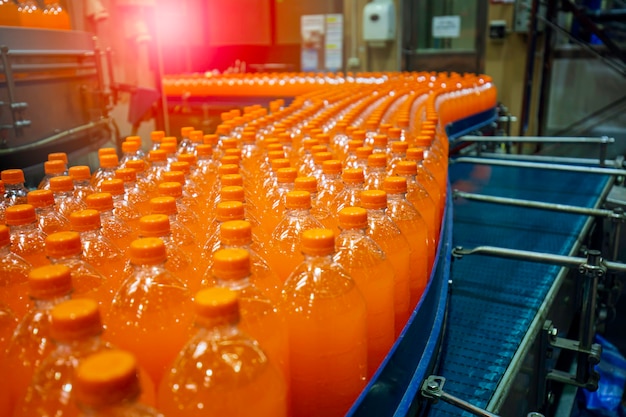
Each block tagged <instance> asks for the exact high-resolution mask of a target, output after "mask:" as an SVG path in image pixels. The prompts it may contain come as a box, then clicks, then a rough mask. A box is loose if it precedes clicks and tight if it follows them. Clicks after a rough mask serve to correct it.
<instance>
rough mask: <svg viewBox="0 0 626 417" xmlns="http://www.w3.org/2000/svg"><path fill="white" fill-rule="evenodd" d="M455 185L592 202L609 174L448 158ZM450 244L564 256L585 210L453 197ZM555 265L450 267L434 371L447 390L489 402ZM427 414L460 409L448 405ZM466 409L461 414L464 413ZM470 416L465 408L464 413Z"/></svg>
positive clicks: (486, 260)
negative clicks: (575, 212) (438, 360)
mask: <svg viewBox="0 0 626 417" xmlns="http://www.w3.org/2000/svg"><path fill="white" fill-rule="evenodd" d="M450 182H451V185H452V189H459V190H462V191H468V192H473V193H479V194H486V195H494V196H500V197H510V198H518V199H527V200H536V201H543V202H551V203H561V204H569V205H576V206H584V207H594V206H595V205H596V203H597V201H598V199H599V198H600V196H601V195H602V193H603V190H604V189H605V188H606V185H607V182H608V177H606V176H600V175H593V174H581V173H570V172H563V171H549V170H539V169H534V170H533V169H524V168H513V167H495V166H494V167H490V166H487V165H473V164H453V165H451V168H450ZM453 213H454V228H453V244H454V245H455V246H463V247H466V248H472V247H476V246H481V245H492V246H500V247H505V248H512V249H523V250H532V251H538V252H548V253H554V254H560V255H567V254H569V253H570V251H571V250H572V248H573V247H574V245H575V243H576V240H577V239H578V237H579V235H580V234H581V233H582V231H583V227H584V224H585V222H586V220H587V217H586V216H580V215H573V214H562V213H556V212H548V211H542V210H535V209H528V208H519V207H510V206H501V205H493V204H487V203H482V202H476V201H467V200H456V201H455V202H454V210H453ZM559 270H560V268H559V267H556V266H550V265H543V264H537V263H530V262H522V261H514V260H507V259H499V258H494V257H487V256H466V257H464V258H463V259H461V260H458V261H455V262H454V263H453V266H452V280H453V284H452V293H451V297H450V311H449V326H448V330H447V334H446V336H445V337H446V341H445V343H444V345H445V347H444V353H443V357H442V363H441V368H440V370H439V371H438V374H439V375H441V376H443V377H445V378H446V385H445V390H446V392H448V393H450V394H452V395H455V396H458V397H460V398H462V399H464V400H467V401H469V402H471V403H473V404H474V405H477V406H479V407H483V408H484V407H486V406H487V404H488V403H489V401H490V399H491V397H492V395H493V393H494V391H495V390H496V387H497V385H498V383H499V381H500V380H501V378H502V376H503V375H504V373H505V371H506V369H507V367H508V365H509V364H510V362H511V359H512V358H513V355H514V354H515V352H516V350H517V348H518V347H519V345H520V343H521V342H522V339H523V337H524V335H525V334H526V332H527V330H528V328H529V325H530V323H531V322H532V320H533V318H534V317H535V315H536V313H537V311H538V309H539V307H540V305H541V303H542V302H543V300H544V298H545V297H546V294H547V293H548V291H549V289H550V287H551V285H552V282H553V281H554V279H555V278H556V276H557V274H558V272H559ZM429 415H432V416H441V415H454V416H458V415H461V411H460V410H459V409H458V408H454V407H452V406H450V405H448V404H445V403H442V402H440V403H438V404H436V405H435V406H433V409H432V411H431V412H430V414H429ZM463 415H465V414H463ZM467 415H470V414H467Z"/></svg>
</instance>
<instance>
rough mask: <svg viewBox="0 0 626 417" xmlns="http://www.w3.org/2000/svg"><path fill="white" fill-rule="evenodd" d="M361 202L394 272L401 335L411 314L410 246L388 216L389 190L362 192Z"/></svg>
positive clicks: (397, 326)
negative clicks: (387, 191)
mask: <svg viewBox="0 0 626 417" xmlns="http://www.w3.org/2000/svg"><path fill="white" fill-rule="evenodd" d="M361 205H362V206H363V208H365V209H366V210H367V220H368V229H367V234H368V235H369V236H370V237H371V238H372V239H374V241H375V242H376V243H377V244H378V245H379V246H380V247H381V248H382V249H383V251H384V252H385V254H386V255H387V257H388V258H389V262H391V265H392V266H393V271H394V278H395V281H394V283H395V284H394V302H395V306H394V311H395V325H394V328H395V333H396V336H398V335H399V334H400V332H401V331H402V329H403V328H404V326H405V324H406V322H407V320H408V319H409V316H410V315H411V305H410V288H411V287H410V279H411V278H410V272H409V270H410V265H411V263H410V262H411V260H410V249H409V242H408V241H407V239H406V237H405V236H404V234H403V233H402V231H401V230H400V228H399V227H398V225H397V224H396V223H395V222H394V221H393V220H391V218H390V217H389V216H388V215H387V212H386V211H387V193H386V192H384V191H381V190H370V191H363V192H362V193H361Z"/></svg>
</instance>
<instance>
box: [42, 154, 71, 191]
mask: <svg viewBox="0 0 626 417" xmlns="http://www.w3.org/2000/svg"><path fill="white" fill-rule="evenodd" d="M43 171H44V176H43V178H42V179H41V181H40V182H39V185H38V186H37V189H38V190H49V189H50V178H52V177H58V176H60V175H67V165H66V164H65V162H63V161H61V160H58V159H55V160H52V161H46V162H44V163H43Z"/></svg>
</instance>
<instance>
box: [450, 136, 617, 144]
mask: <svg viewBox="0 0 626 417" xmlns="http://www.w3.org/2000/svg"><path fill="white" fill-rule="evenodd" d="M457 141H461V142H531V143H535V142H543V143H614V142H615V138H611V137H608V136H599V137H559V136H471V135H466V136H461V137H460V138H458V139H457Z"/></svg>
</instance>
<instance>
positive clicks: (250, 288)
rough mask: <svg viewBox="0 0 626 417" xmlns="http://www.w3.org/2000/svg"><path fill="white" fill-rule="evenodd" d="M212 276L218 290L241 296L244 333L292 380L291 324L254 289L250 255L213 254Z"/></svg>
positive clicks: (240, 251)
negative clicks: (289, 335) (229, 291)
mask: <svg viewBox="0 0 626 417" xmlns="http://www.w3.org/2000/svg"><path fill="white" fill-rule="evenodd" d="M212 272H213V278H214V281H215V285H216V286H218V287H225V288H229V289H231V290H233V291H235V292H237V294H238V296H239V307H240V311H241V323H240V326H241V330H243V331H244V332H246V333H248V334H249V335H251V336H252V337H253V338H255V339H256V340H258V341H259V343H260V344H261V346H263V347H264V349H265V351H266V352H267V355H268V356H269V358H270V360H271V361H272V362H273V363H274V364H275V365H276V366H277V367H278V368H279V369H280V370H281V372H282V373H283V377H284V378H285V380H286V381H287V380H289V341H288V338H287V324H286V322H285V318H284V317H283V315H282V314H281V313H280V312H279V311H278V309H277V307H276V305H275V304H274V302H272V300H270V299H269V298H268V297H267V296H265V294H264V293H263V292H262V291H261V290H260V289H258V288H257V287H256V286H255V285H254V281H256V278H255V277H252V269H251V262H250V253H249V252H248V251H247V250H245V249H242V248H229V249H220V250H218V251H217V252H215V253H214V254H213V266H212Z"/></svg>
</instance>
